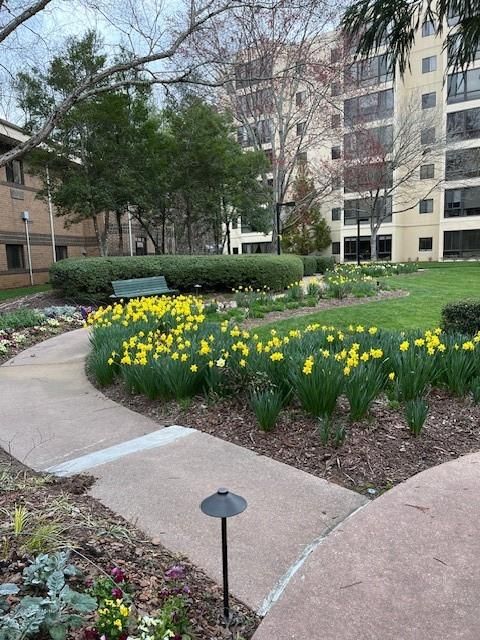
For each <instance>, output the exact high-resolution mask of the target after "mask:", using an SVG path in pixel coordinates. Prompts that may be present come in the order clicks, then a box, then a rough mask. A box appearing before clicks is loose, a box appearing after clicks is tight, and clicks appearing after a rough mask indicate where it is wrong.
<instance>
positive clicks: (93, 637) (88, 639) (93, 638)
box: [84, 627, 99, 640]
mask: <svg viewBox="0 0 480 640" xmlns="http://www.w3.org/2000/svg"><path fill="white" fill-rule="evenodd" d="M84 636H85V640H98V638H99V634H98V631H97V630H96V629H95V627H92V628H89V629H85V631H84Z"/></svg>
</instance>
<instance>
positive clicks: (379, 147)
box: [343, 124, 393, 159]
mask: <svg viewBox="0 0 480 640" xmlns="http://www.w3.org/2000/svg"><path fill="white" fill-rule="evenodd" d="M392 146H393V127H392V125H391V124H390V125H386V126H384V127H373V128H372V129H364V130H360V131H356V132H355V133H347V134H346V135H344V136H343V154H344V156H345V158H347V159H354V158H366V157H370V158H378V157H382V158H383V157H385V156H386V155H387V154H389V153H390V152H391V151H392Z"/></svg>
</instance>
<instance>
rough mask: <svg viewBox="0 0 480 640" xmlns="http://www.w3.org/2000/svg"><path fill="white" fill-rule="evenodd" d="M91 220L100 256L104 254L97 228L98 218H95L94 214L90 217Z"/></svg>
mask: <svg viewBox="0 0 480 640" xmlns="http://www.w3.org/2000/svg"><path fill="white" fill-rule="evenodd" d="M92 220H93V229H94V231H95V237H96V239H97V246H98V251H99V253H100V255H101V256H102V258H103V257H104V256H105V254H104V252H103V243H102V235H101V233H100V229H99V228H98V220H97V216H94V217H93V218H92Z"/></svg>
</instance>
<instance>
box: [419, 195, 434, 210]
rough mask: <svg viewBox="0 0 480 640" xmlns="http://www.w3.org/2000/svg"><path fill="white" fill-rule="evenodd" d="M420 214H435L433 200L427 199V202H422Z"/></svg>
mask: <svg viewBox="0 0 480 640" xmlns="http://www.w3.org/2000/svg"><path fill="white" fill-rule="evenodd" d="M419 211H420V213H433V198H427V199H426V200H420V202H419Z"/></svg>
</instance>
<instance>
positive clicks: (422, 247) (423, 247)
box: [418, 238, 433, 251]
mask: <svg viewBox="0 0 480 640" xmlns="http://www.w3.org/2000/svg"><path fill="white" fill-rule="evenodd" d="M432 248H433V239H432V238H419V239H418V250H419V251H431V250H432Z"/></svg>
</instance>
